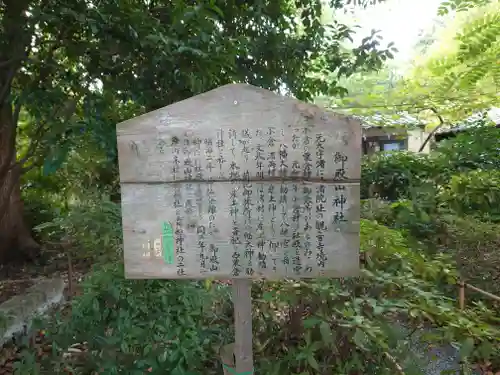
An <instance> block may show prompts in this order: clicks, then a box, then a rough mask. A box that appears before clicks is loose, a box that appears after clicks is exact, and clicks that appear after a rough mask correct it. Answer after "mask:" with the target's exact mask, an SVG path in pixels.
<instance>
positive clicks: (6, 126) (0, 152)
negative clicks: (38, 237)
mask: <svg viewBox="0 0 500 375" xmlns="http://www.w3.org/2000/svg"><path fill="white" fill-rule="evenodd" d="M15 122H16V119H15V114H14V113H13V110H12V106H11V104H10V103H4V104H3V105H2V106H1V107H0V166H5V165H7V164H9V165H10V166H11V167H10V168H9V170H8V171H5V172H4V173H2V175H1V176H0V263H5V262H7V261H12V260H33V259H34V258H36V257H37V256H38V255H39V253H40V245H38V243H37V242H36V241H35V240H34V239H33V237H32V235H31V230H30V229H29V228H28V227H27V226H26V224H25V222H24V216H23V213H24V205H23V201H22V199H21V186H20V177H21V167H20V166H19V165H15V164H14V163H15V162H16V152H15V148H16V143H15V136H13V132H16V130H17V129H16V128H17V127H16V124H15ZM12 151H14V152H12ZM1 169H3V168H1Z"/></svg>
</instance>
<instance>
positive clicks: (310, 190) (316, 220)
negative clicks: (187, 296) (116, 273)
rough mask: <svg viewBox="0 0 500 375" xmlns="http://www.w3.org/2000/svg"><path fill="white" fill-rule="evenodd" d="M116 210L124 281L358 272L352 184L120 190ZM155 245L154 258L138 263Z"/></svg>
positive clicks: (356, 215)
mask: <svg viewBox="0 0 500 375" xmlns="http://www.w3.org/2000/svg"><path fill="white" fill-rule="evenodd" d="M271 190H272V192H271ZM322 197H324V198H322ZM233 198H234V200H235V202H234V203H235V204H234V205H233V202H232V200H233ZM321 200H324V202H321ZM122 207H123V209H122V210H123V212H122V213H123V228H124V230H123V233H124V244H125V247H124V255H125V273H126V276H127V277H128V278H164V279H170V278H178V277H188V278H209V277H214V278H222V279H227V278H237V277H254V278H260V277H266V278H271V279H279V278H282V277H318V276H331V275H335V276H337V277H341V276H349V275H353V274H356V272H357V269H358V266H359V263H358V262H359V253H358V249H359V242H358V236H359V185H357V184H316V183H289V182H287V183H282V184H279V183H270V182H259V183H255V182H254V183H251V184H244V183H241V182H239V183H230V182H214V183H211V184H206V183H193V184H187V183H175V184H165V185H160V184H143V185H139V184H133V185H129V184H125V185H123V186H122ZM214 209H215V212H214ZM178 218H180V219H181V220H180V222H178ZM344 220H345V221H344ZM164 222H169V223H171V224H172V227H173V232H174V233H173V236H172V239H171V240H169V241H172V243H173V245H172V248H173V251H174V253H175V254H174V255H173V256H172V257H173V258H174V259H175V261H174V263H173V264H167V263H166V262H165V261H164V255H165V254H164V252H163V246H161V245H160V244H161V236H162V226H163V223H164ZM318 228H319V229H318ZM176 232H177V233H176ZM318 236H322V237H318ZM181 239H182V242H181V241H180V240H181ZM200 239H201V241H202V242H201V243H200ZM318 239H321V241H320V245H321V244H323V246H324V249H323V252H324V256H325V257H326V260H325V263H324V264H322V263H321V262H320V265H318V259H317V258H318V257H319V259H320V260H321V258H322V257H323V255H322V254H321V253H322V252H321V251H319V250H318ZM155 240H156V246H157V248H158V249H159V251H158V253H157V256H156V257H155V254H151V256H150V255H147V256H145V254H144V253H145V251H147V248H148V246H147V243H148V241H149V242H150V244H151V247H153V246H154V245H155ZM175 242H177V243H175ZM231 242H239V243H236V244H232V243H231ZM153 253H154V251H153ZM297 254H298V256H299V260H300V262H299V260H298V259H296V257H297ZM235 258H236V259H238V260H239V263H240V264H241V266H240V267H239V269H240V272H239V273H237V274H236V273H234V272H233V262H234V261H235ZM284 262H286V263H288V264H285V263H284ZM217 263H218V264H217ZM275 263H276V264H275ZM298 263H300V264H301V266H300V267H299V265H298ZM179 264H184V266H183V267H179ZM295 267H297V268H296V269H295V270H294V268H295ZM181 268H182V269H183V271H181V270H180V269H181ZM211 268H212V269H213V270H212V271H211V270H210V269H211ZM247 269H248V271H247ZM250 270H252V271H253V274H249V273H250V272H252V271H250ZM178 272H179V273H178ZM183 274H184V276H182V275H183Z"/></svg>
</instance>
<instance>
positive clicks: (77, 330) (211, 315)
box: [19, 263, 232, 375]
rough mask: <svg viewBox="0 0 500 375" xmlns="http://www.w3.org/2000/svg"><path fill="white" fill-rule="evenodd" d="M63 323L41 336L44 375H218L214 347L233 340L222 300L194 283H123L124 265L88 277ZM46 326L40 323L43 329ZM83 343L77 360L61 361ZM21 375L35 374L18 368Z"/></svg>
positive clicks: (58, 320)
mask: <svg viewBox="0 0 500 375" xmlns="http://www.w3.org/2000/svg"><path fill="white" fill-rule="evenodd" d="M82 286H83V294H82V295H81V296H79V297H77V298H76V299H75V300H74V302H73V304H72V309H71V317H70V319H61V317H58V318H56V319H55V320H53V321H52V322H50V324H49V325H48V326H46V327H45V328H46V331H47V332H48V335H49V337H50V338H51V341H52V345H53V348H54V350H55V354H56V355H55V356H52V357H50V356H49V357H47V358H45V359H44V362H42V363H40V364H38V365H37V367H38V369H39V370H41V369H45V370H50V371H49V372H50V373H51V374H59V373H61V374H62V373H66V372H67V371H70V372H71V373H74V374H91V373H92V374H93V373H99V374H144V373H150V374H152V375H155V374H172V375H200V374H216V373H220V363H218V358H217V352H216V346H217V345H219V344H223V343H224V339H225V338H226V337H228V336H229V335H232V330H231V329H230V328H231V323H232V322H231V321H228V320H227V319H226V320H225V316H224V315H223V314H221V313H220V312H219V311H218V310H216V309H213V307H215V306H216V302H217V298H221V297H225V298H226V300H227V299H228V296H227V295H226V294H227V293H223V292H220V291H218V290H212V291H211V290H206V289H205V288H203V287H202V285H201V284H200V283H198V282H191V281H164V280H148V281H137V280H124V279H123V265H122V264H120V263H115V264H113V265H107V266H104V267H102V268H100V269H99V270H97V271H95V272H94V273H93V274H92V275H91V276H90V277H88V278H87V279H86V280H85V282H84V283H83V285H82ZM46 324H47V323H46ZM75 343H85V344H84V346H85V348H86V351H85V353H84V355H83V356H79V357H78V358H73V359H68V358H66V357H63V356H62V355H61V354H62V353H63V352H65V351H66V349H67V348H69V347H70V346H71V345H73V344H75ZM19 371H20V372H19V373H20V374H28V373H30V374H32V373H35V372H34V369H33V368H30V369H26V368H20V369H19Z"/></svg>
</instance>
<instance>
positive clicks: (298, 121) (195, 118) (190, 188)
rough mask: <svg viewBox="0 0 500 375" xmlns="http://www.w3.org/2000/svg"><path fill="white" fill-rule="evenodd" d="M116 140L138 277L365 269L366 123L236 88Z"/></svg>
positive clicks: (157, 116) (137, 121)
mask: <svg viewBox="0 0 500 375" xmlns="http://www.w3.org/2000/svg"><path fill="white" fill-rule="evenodd" d="M117 133H118V151H119V166H120V181H121V187H122V214H123V226H124V254H125V272H126V276H127V277H129V278H178V277H186V278H206V277H214V278H260V277H266V278H272V279H279V278H282V277H318V276H332V277H344V276H352V275H356V274H357V272H358V268H359V265H358V250H359V179H360V164H361V163H360V158H361V125H360V123H359V122H357V121H354V120H353V119H350V118H348V117H345V116H339V115H336V114H334V113H332V112H327V111H325V110H323V109H320V108H319V107H317V106H314V105H309V104H305V103H302V102H300V101H298V100H295V99H293V98H289V97H282V96H278V95H276V94H274V93H272V92H270V91H267V90H263V89H260V88H256V87H253V86H249V85H241V84H237V85H227V86H223V87H220V88H218V89H216V90H212V91H210V92H208V93H205V94H202V95H198V96H196V97H194V98H191V99H188V100H185V101H182V102H179V103H175V104H173V105H171V106H168V107H165V108H162V109H159V110H157V111H154V112H150V113H148V114H145V115H143V116H139V117H137V118H134V119H131V120H128V121H125V122H124V123H122V124H119V125H118V126H117ZM149 248H153V250H152V251H150V250H148V249H149ZM155 254H156V256H155Z"/></svg>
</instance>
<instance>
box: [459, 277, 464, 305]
mask: <svg viewBox="0 0 500 375" xmlns="http://www.w3.org/2000/svg"><path fill="white" fill-rule="evenodd" d="M458 286H459V290H458V304H459V306H460V310H463V309H464V308H465V283H464V282H463V281H460V282H459V283H458Z"/></svg>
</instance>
